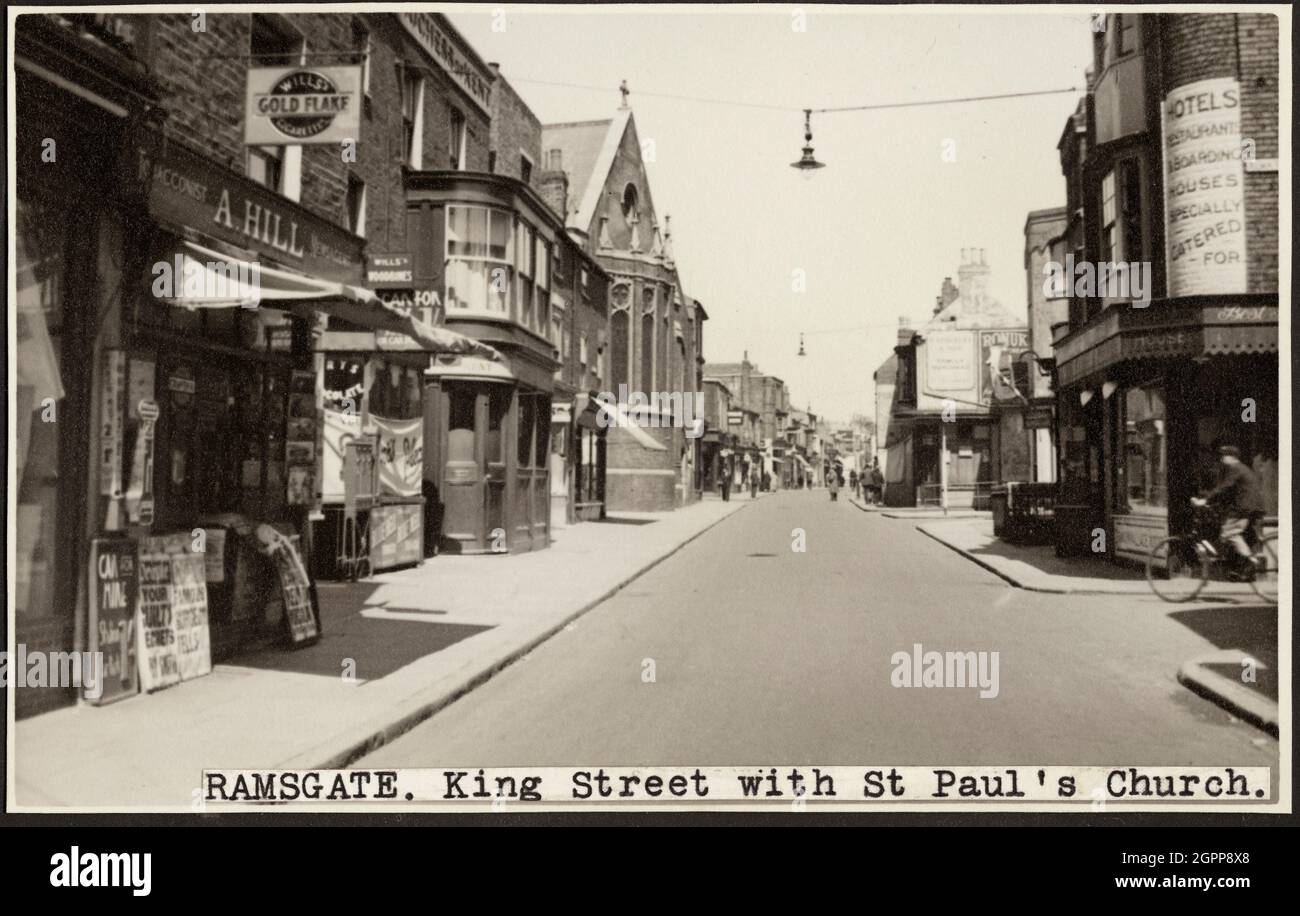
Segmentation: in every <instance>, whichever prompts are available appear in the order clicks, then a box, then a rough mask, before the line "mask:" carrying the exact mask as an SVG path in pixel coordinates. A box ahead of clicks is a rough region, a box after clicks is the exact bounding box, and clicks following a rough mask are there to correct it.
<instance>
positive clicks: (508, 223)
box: [446, 205, 514, 315]
mask: <svg viewBox="0 0 1300 916" xmlns="http://www.w3.org/2000/svg"><path fill="white" fill-rule="evenodd" d="M513 221H514V216H513V214H511V213H509V212H508V211H505V210H493V209H490V208H488V207H466V206H460V205H454V206H448V207H447V251H446V283H447V295H446V301H447V308H448V310H449V311H456V310H461V311H476V312H490V313H494V314H497V315H507V314H508V313H509V304H510V287H511V286H512V285H513V283H514V265H513V262H514V249H513V244H512V243H513V240H512V238H511V235H512V230H513Z"/></svg>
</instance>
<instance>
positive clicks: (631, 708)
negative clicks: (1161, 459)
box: [356, 490, 1278, 768]
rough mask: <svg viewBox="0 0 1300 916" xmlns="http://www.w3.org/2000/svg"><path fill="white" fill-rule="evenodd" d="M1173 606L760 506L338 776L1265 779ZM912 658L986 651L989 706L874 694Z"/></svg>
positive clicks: (930, 696)
mask: <svg viewBox="0 0 1300 916" xmlns="http://www.w3.org/2000/svg"><path fill="white" fill-rule="evenodd" d="M796 527H798V528H802V529H803V530H804V532H805V533H806V544H807V551H806V552H802V553H800V552H795V551H793V550H792V549H791V548H792V543H793V542H794V536H793V533H792V532H793V529H795V528H796ZM1172 607H1173V606H1171V605H1165V604H1161V603H1160V602H1159V601H1158V600H1156V599H1154V598H1145V597H1143V598H1133V597H1128V596H1062V595H1047V594H1040V593H1034V592H1026V591H1021V590H1019V589H1015V588H1012V587H1011V586H1009V585H1007V584H1006V583H1004V582H1003V581H1002V580H1001V579H998V578H997V577H995V576H993V575H992V574H990V573H988V572H986V571H984V570H983V569H981V568H980V567H978V566H976V565H975V564H973V563H971V562H970V561H969V560H966V559H965V558H963V557H961V556H960V555H958V554H956V553H954V552H952V551H951V550H949V549H947V548H946V547H944V546H942V545H940V544H938V543H936V542H935V541H933V540H931V539H930V538H927V537H925V536H924V535H922V534H920V533H919V532H917V531H916V530H914V527H913V523H912V522H909V521H906V520H899V519H886V518H882V517H881V516H879V515H876V514H871V513H867V512H863V511H861V510H860V509H858V508H856V507H855V506H853V505H851V504H850V503H848V502H846V501H844V500H843V499H841V501H839V502H834V503H832V502H831V501H830V500H829V499H828V497H827V494H826V491H824V490H814V491H801V492H784V493H778V494H774V495H772V496H769V497H766V498H763V499H760V500H759V501H758V502H757V503H755V504H753V505H751V506H749V507H747V508H746V509H744V510H743V511H741V512H739V513H737V514H736V515H733V516H732V517H730V518H728V519H727V520H726V521H724V522H722V523H721V524H720V525H718V526H717V527H715V528H713V529H712V530H711V531H709V532H708V533H706V534H705V535H704V536H702V537H700V538H698V539H697V540H695V541H694V542H692V543H691V544H690V545H688V546H687V547H686V548H684V549H683V550H682V551H680V552H679V553H677V554H676V555H674V556H673V557H671V558H670V559H668V560H667V561H665V562H664V563H662V564H660V565H659V566H657V567H656V568H654V569H653V570H651V571H650V572H649V573H648V574H646V575H645V576H643V577H642V578H640V579H638V580H636V581H634V582H632V583H631V584H630V585H628V586H627V587H626V588H625V589H624V590H623V591H621V592H620V593H618V594H617V595H615V596H614V597H613V598H611V599H610V600H609V601H606V602H605V603H604V604H602V605H600V606H599V607H597V608H595V609H594V610H593V611H591V612H590V613H588V614H586V615H585V616H583V617H581V618H579V619H578V621H577V622H576V623H575V624H574V625H573V627H572V628H571V629H569V630H567V631H565V632H563V633H560V634H558V635H557V636H555V637H554V638H553V639H551V640H549V641H548V642H547V643H545V644H543V645H542V646H541V647H539V648H538V649H536V650H535V651H533V652H532V653H531V655H529V656H528V657H526V658H525V659H522V660H520V661H519V662H517V663H515V664H514V665H512V666H510V667H509V668H507V669H506V670H504V671H503V672H501V673H500V674H499V675H497V676H496V677H495V678H493V679H492V680H491V681H489V682H487V683H486V684H484V685H483V686H481V687H479V688H478V689H476V690H474V691H473V692H472V693H470V694H468V695H467V696H465V697H463V698H462V699H460V700H459V701H457V702H456V703H454V704H452V705H451V706H449V707H448V708H447V709H445V710H443V711H442V712H441V713H439V714H438V715H436V716H434V717H433V718H431V719H429V720H428V721H427V722H425V723H423V724H421V725H420V726H418V727H416V728H415V729H414V730H412V731H411V732H409V733H407V734H406V735H404V736H402V737H401V738H399V739H397V740H395V741H394V742H392V743H391V744H389V745H387V746H385V747H382V748H380V749H378V750H377V751H376V752H374V753H373V754H371V755H369V756H368V757H366V758H365V759H364V760H362V761H360V762H358V763H357V764H356V765H357V766H470V765H473V766H563V765H576V764H591V765H605V766H630V765H636V764H641V765H658V766H685V765H718V766H722V765H746V766H747V765H750V764H760V763H772V762H775V763H780V764H790V765H806V764H814V763H821V764H842V765H857V764H890V765H937V764H950V765H962V764H965V765H978V764H1021V765H1030V764H1035V765H1037V764H1046V765H1076V766H1077V765H1085V764H1093V765H1119V764H1123V765H1130V764H1131V765H1171V766H1172V765H1203V766H1221V765H1237V766H1247V765H1248V766H1270V767H1274V768H1276V767H1277V763H1278V744H1277V742H1276V741H1274V740H1273V739H1271V738H1267V737H1266V736H1265V735H1264V733H1262V732H1260V731H1258V730H1256V729H1254V728H1252V727H1251V726H1249V725H1246V724H1243V723H1240V722H1237V721H1235V720H1233V719H1231V718H1230V717H1229V716H1228V714H1227V713H1225V712H1224V711H1223V710H1221V709H1219V708H1218V707H1216V706H1214V705H1213V704H1211V703H1209V702H1207V701H1205V700H1202V699H1200V698H1199V697H1197V696H1195V695H1193V694H1192V693H1190V692H1189V691H1188V690H1187V689H1186V688H1184V687H1182V686H1181V685H1180V684H1178V682H1177V681H1176V680H1175V673H1176V672H1177V670H1178V667H1179V665H1180V664H1181V663H1182V662H1184V661H1185V660H1187V659H1188V658H1191V657H1192V656H1194V655H1197V654H1200V653H1203V652H1205V651H1206V650H1208V649H1212V648H1214V647H1213V646H1212V645H1211V643H1209V642H1208V641H1207V640H1206V639H1204V638H1202V637H1201V636H1200V635H1198V634H1197V633H1196V632H1195V631H1194V630H1193V629H1191V628H1189V627H1188V626H1184V625H1183V624H1181V623H1179V622H1178V619H1177V617H1176V616H1171V613H1172V612H1171V608H1172ZM915 643H920V644H921V645H922V646H923V647H924V648H925V649H926V650H929V649H935V650H939V651H951V650H962V651H965V650H977V651H978V650H984V651H996V652H998V653H999V687H1000V690H999V693H998V696H997V697H996V698H992V699H981V698H980V697H979V696H978V690H975V689H961V688H955V689H933V688H921V687H915V688H900V687H894V686H892V685H891V673H892V672H893V670H894V665H893V664H892V663H891V657H892V656H893V654H894V653H895V652H898V651H906V652H910V651H911V649H912V646H913V645H914V644H915ZM647 660H653V664H654V675H655V677H654V681H653V683H646V682H645V681H643V671H644V670H646V665H647V664H648V663H647Z"/></svg>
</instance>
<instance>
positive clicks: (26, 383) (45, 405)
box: [11, 197, 67, 635]
mask: <svg viewBox="0 0 1300 916" xmlns="http://www.w3.org/2000/svg"><path fill="white" fill-rule="evenodd" d="M44 210H45V208H44V207H42V206H36V205H32V204H30V203H28V202H27V201H25V200H23V199H22V198H21V197H20V198H19V199H18V204H17V223H16V224H17V226H18V233H17V239H16V247H17V269H16V274H17V286H18V308H17V310H16V312H17V314H16V324H17V351H18V373H17V378H18V385H17V391H16V392H15V395H14V402H13V403H11V408H12V409H13V410H14V412H15V416H16V425H17V428H18V448H17V454H16V456H15V463H16V465H17V477H16V479H17V481H18V494H17V496H18V498H17V503H18V505H17V506H16V517H15V519H14V521H15V522H16V526H17V538H16V540H17V565H16V568H15V571H14V579H15V584H16V599H17V601H16V611H17V615H18V619H19V621H20V622H21V621H22V620H24V619H27V618H39V617H49V616H52V615H53V614H54V613H55V609H56V601H55V572H56V569H57V565H56V564H57V561H58V551H57V549H56V536H57V524H58V487H59V477H60V470H61V468H60V464H59V437H58V430H59V424H58V423H57V422H53V421H57V419H58V412H59V411H60V410H64V409H66V406H67V405H66V402H65V401H64V395H65V394H66V392H65V390H64V387H63V382H62V376H61V372H60V344H61V342H62V336H61V333H60V331H61V329H62V325H63V321H62V316H63V246H64V243H65V235H64V228H63V222H62V220H61V219H60V218H59V215H58V212H57V211H56V210H55V209H53V208H51V209H50V211H49V212H44ZM21 634H22V631H21V630H20V631H19V635H21Z"/></svg>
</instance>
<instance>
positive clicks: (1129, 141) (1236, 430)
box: [1055, 13, 1279, 559]
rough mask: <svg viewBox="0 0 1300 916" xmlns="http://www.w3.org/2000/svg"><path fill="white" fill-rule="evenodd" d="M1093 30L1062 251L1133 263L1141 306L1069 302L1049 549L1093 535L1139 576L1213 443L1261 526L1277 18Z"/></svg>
mask: <svg viewBox="0 0 1300 916" xmlns="http://www.w3.org/2000/svg"><path fill="white" fill-rule="evenodd" d="M1098 25H1099V27H1098V28H1097V29H1096V30H1095V31H1094V34H1093V74H1094V75H1093V77H1092V82H1091V83H1090V86H1089V92H1088V95H1087V97H1086V98H1085V99H1084V103H1083V106H1082V108H1081V111H1080V114H1079V115H1076V116H1075V117H1073V118H1072V119H1071V120H1070V123H1068V124H1067V127H1066V134H1065V136H1064V137H1063V140H1062V149H1061V156H1062V167H1063V171H1064V172H1065V175H1066V179H1067V195H1068V197H1069V202H1068V207H1069V210H1070V212H1071V215H1072V216H1073V214H1074V212H1075V209H1074V208H1075V206H1076V202H1077V206H1078V207H1079V209H1080V211H1081V213H1082V219H1081V220H1075V219H1073V218H1072V219H1071V222H1070V225H1069V226H1068V227H1067V235H1068V236H1069V241H1068V243H1067V245H1065V246H1062V247H1063V248H1067V252H1066V253H1068V254H1072V255H1073V256H1074V258H1075V259H1076V260H1077V261H1078V262H1081V263H1082V262H1088V263H1091V264H1094V265H1096V264H1101V263H1106V262H1110V263H1116V262H1123V263H1128V264H1134V265H1148V266H1149V275H1150V276H1149V279H1150V282H1149V287H1150V288H1149V290H1147V291H1146V292H1147V294H1148V296H1147V301H1143V300H1142V297H1139V296H1137V295H1134V292H1135V290H1134V288H1133V286H1132V284H1131V283H1130V284H1129V285H1128V287H1127V288H1126V287H1125V286H1124V285H1123V284H1114V285H1111V286H1108V287H1107V288H1100V287H1098V288H1096V289H1092V290H1089V289H1080V288H1078V287H1077V286H1076V287H1075V288H1074V289H1073V290H1072V291H1071V292H1072V293H1073V295H1071V296H1070V298H1069V308H1068V322H1069V323H1068V328H1066V329H1064V333H1063V334H1061V335H1060V336H1059V338H1058V339H1057V341H1056V346H1055V361H1056V376H1057V378H1056V381H1057V395H1058V441H1059V442H1061V443H1062V447H1061V466H1060V479H1061V498H1060V500H1059V503H1058V506H1059V508H1058V513H1057V516H1058V520H1059V531H1058V539H1059V540H1060V541H1061V544H1062V546H1063V547H1070V546H1073V547H1074V548H1076V549H1077V548H1079V547H1080V546H1081V545H1080V544H1079V543H1078V540H1079V539H1078V536H1077V534H1071V532H1074V533H1077V532H1080V531H1083V532H1091V531H1093V530H1095V529H1096V528H1099V527H1101V528H1104V529H1105V530H1106V533H1107V539H1106V540H1107V552H1108V553H1109V554H1110V555H1112V556H1116V557H1125V558H1130V559H1142V558H1144V557H1145V555H1146V553H1147V551H1148V550H1149V549H1150V547H1151V546H1152V545H1153V544H1155V543H1156V542H1158V541H1159V540H1160V539H1162V538H1164V537H1165V536H1166V535H1167V534H1168V533H1169V532H1170V531H1177V530H1181V529H1183V528H1185V527H1186V526H1187V525H1188V523H1189V521H1190V519H1189V512H1190V510H1189V508H1188V499H1189V497H1191V496H1192V495H1194V494H1195V493H1196V492H1197V491H1198V490H1200V489H1202V488H1206V487H1208V486H1209V485H1210V484H1211V483H1212V481H1213V477H1214V473H1215V470H1216V462H1215V451H1216V449H1217V447H1218V446H1219V445H1221V444H1225V443H1229V444H1234V445H1236V446H1238V447H1239V448H1240V449H1241V451H1242V454H1243V458H1244V459H1245V460H1246V461H1247V463H1249V464H1251V465H1252V466H1253V467H1254V468H1255V470H1256V471H1257V472H1258V473H1259V474H1260V476H1261V478H1262V479H1263V481H1264V489H1265V496H1266V501H1267V502H1268V503H1269V506H1270V511H1271V512H1272V513H1274V514H1275V513H1276V511H1277V460H1278V427H1277V416H1278V404H1277V399H1278V361H1277V359H1278V358H1277V351H1278V335H1277V311H1278V297H1277V265H1278V250H1277V248H1278V243H1277V239H1278V236H1277V219H1278V217H1277V213H1278V210H1277V208H1278V202H1277V190H1278V171H1277V168H1278V166H1277V158H1276V157H1277V156H1278V142H1279V141H1278V79H1279V69H1278V42H1279V35H1278V20H1277V18H1276V17H1274V16H1271V15H1268V14H1265V13H1169V14H1138V13H1132V14H1130V13H1124V14H1113V15H1110V16H1107V17H1106V18H1105V19H1104V21H1102V22H1100V23H1099V24H1098ZM1080 115H1081V116H1080ZM1173 456H1181V457H1180V458H1179V459H1178V460H1170V459H1171V458H1172V457H1173ZM1062 509H1063V510H1064V511H1062ZM1067 542H1069V543H1068V544H1067Z"/></svg>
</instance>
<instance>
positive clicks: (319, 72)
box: [244, 66, 361, 146]
mask: <svg viewBox="0 0 1300 916" xmlns="http://www.w3.org/2000/svg"><path fill="white" fill-rule="evenodd" d="M360 130H361V67H360V66H344V67H304V66H294V67H252V68H250V69H249V71H248V91H247V94H246V96H245V100H244V143H245V144H247V145H248V146H261V145H279V144H283V143H292V144H295V145H303V146H307V145H313V144H325V143H328V144H332V145H338V144H339V142H340V141H342V140H356V139H357V138H358V137H359V136H360Z"/></svg>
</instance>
